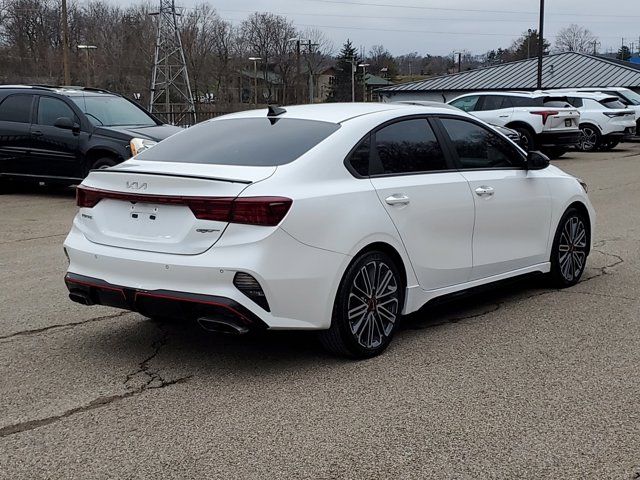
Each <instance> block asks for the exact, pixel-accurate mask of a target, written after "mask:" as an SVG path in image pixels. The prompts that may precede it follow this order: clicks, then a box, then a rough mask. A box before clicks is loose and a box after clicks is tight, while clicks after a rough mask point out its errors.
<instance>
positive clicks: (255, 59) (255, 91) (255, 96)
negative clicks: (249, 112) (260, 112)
mask: <svg viewBox="0 0 640 480" xmlns="http://www.w3.org/2000/svg"><path fill="white" fill-rule="evenodd" d="M249 60H251V61H252V62H253V104H254V105H255V106H256V107H257V106H258V62H259V61H260V60H262V58H261V57H249Z"/></svg>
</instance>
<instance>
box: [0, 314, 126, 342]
mask: <svg viewBox="0 0 640 480" xmlns="http://www.w3.org/2000/svg"><path fill="white" fill-rule="evenodd" d="M128 313H131V312H129V311H128V310H125V311H122V312H118V313H114V314H112V315H104V316H101V317H95V318H89V319H87V320H82V321H80V322H71V323H59V324H56V325H49V326H47V327H42V328H34V329H31V330H22V331H20V332H14V333H10V334H9V335H4V336H0V340H8V339H12V338H15V337H24V336H28V335H36V334H39V333H45V332H49V331H51V330H60V329H64V328H73V327H77V326H79V325H86V324H87V323H93V322H101V321H103V320H110V319H112V318H118V317H122V316H124V315H126V314H128Z"/></svg>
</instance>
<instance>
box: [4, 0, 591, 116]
mask: <svg viewBox="0 0 640 480" xmlns="http://www.w3.org/2000/svg"><path fill="white" fill-rule="evenodd" d="M155 10H157V4H156V3H155V2H153V3H150V2H144V3H137V4H133V5H130V6H126V7H124V6H119V5H114V4H112V3H109V2H106V1H103V0H89V1H88V2H84V3H77V2H72V3H70V4H69V6H68V9H67V23H68V30H69V50H68V53H69V60H70V74H71V83H72V84H74V85H84V84H87V83H88V84H89V85H91V86H94V87H99V88H105V89H109V90H113V91H116V92H119V93H122V94H125V95H128V96H131V97H135V98H139V99H140V100H141V101H142V102H143V103H144V102H145V101H146V99H147V98H148V97H147V95H148V92H149V88H150V77H151V69H152V65H153V56H154V48H155V36H156V17H154V16H153V15H151V14H152V13H153V12H154V11H155ZM180 13H181V15H180V28H181V39H182V44H183V47H184V51H185V57H186V61H187V67H188V71H189V76H190V81H191V86H192V91H193V95H194V98H195V100H196V101H197V102H214V103H216V104H232V103H234V102H239V101H243V96H242V93H241V92H240V93H239V90H241V89H242V88H243V85H245V84H243V83H242V78H240V77H241V76H242V75H243V73H246V72H251V71H252V69H253V64H252V62H250V61H249V60H248V59H249V57H259V58H261V59H262V60H261V61H260V66H259V71H260V75H262V76H264V78H265V79H266V78H267V77H268V75H269V74H275V75H277V78H278V82H279V86H278V88H280V89H281V92H280V98H281V101H282V102H283V103H302V102H305V101H306V100H307V98H308V93H307V91H306V90H305V89H306V88H308V85H309V82H308V81H307V76H308V75H309V74H311V75H312V76H313V75H316V76H317V75H320V74H321V73H322V72H324V71H326V70H327V69H328V68H330V67H331V68H333V69H334V75H335V78H334V79H333V81H332V84H331V87H330V88H331V89H330V92H329V94H328V100H329V101H331V100H334V101H348V100H350V99H351V95H352V92H351V81H352V80H351V69H352V68H354V65H356V72H355V75H354V80H355V82H356V83H357V84H358V85H361V84H362V82H363V81H364V77H363V75H362V73H363V71H360V70H359V69H358V68H357V65H358V64H359V63H361V62H364V63H366V64H367V67H366V71H367V73H372V74H375V75H378V76H382V77H385V78H387V79H390V80H394V81H406V80H411V79H416V78H420V77H424V76H431V75H441V74H445V73H453V72H456V71H458V70H468V69H471V68H477V67H479V66H484V65H491V64H495V63H501V62H505V61H513V60H519V59H523V58H527V57H535V56H536V55H537V53H538V48H539V47H538V45H539V43H540V42H539V38H538V37H539V36H538V33H537V31H536V30H528V31H527V32H524V33H523V35H522V36H521V37H520V38H518V39H516V40H515V41H514V42H513V44H512V45H511V46H509V47H506V48H498V49H495V50H491V51H489V52H486V53H485V54H482V55H474V54H472V53H470V52H469V51H466V50H463V51H461V52H452V53H451V54H450V55H429V54H424V55H422V54H419V53H418V52H411V53H407V54H404V55H398V56H394V55H392V54H391V53H390V52H389V51H388V50H387V49H386V48H385V47H384V46H383V45H374V46H373V47H371V48H370V49H369V50H368V51H363V50H362V49H360V50H358V49H357V48H355V47H354V46H353V45H352V44H351V42H349V41H347V42H345V44H344V45H343V46H342V48H341V49H340V50H338V49H336V47H335V46H334V45H333V43H332V42H331V41H330V40H329V39H328V37H327V36H326V35H325V34H324V33H323V32H322V31H320V30H317V29H306V30H300V29H298V28H297V27H296V26H295V25H294V23H293V22H292V21H291V20H289V19H288V18H286V17H284V16H280V15H275V14H272V13H258V12H256V13H253V14H250V15H248V16H247V17H246V18H245V19H244V20H243V21H242V22H240V23H239V24H237V25H234V24H232V23H231V22H229V21H228V20H226V19H224V18H223V17H221V16H220V15H219V13H218V12H217V11H216V10H215V9H214V8H213V7H212V6H211V5H210V4H208V3H201V4H198V5H196V6H195V7H193V8H188V9H183V10H181V11H180ZM61 17H62V12H61V3H60V1H59V0H0V82H1V83H4V84H13V83H28V84H62V83H63V72H62V49H63V42H62V21H61ZM292 39H304V40H305V41H306V42H303V43H302V46H301V48H300V50H299V51H297V48H296V47H297V45H296V42H295V41H294V42H292ZM307 42H308V43H307ZM82 44H90V45H93V46H95V47H97V48H96V49H93V50H90V51H86V50H81V49H78V45H82ZM542 44H543V48H544V49H545V52H549V51H550V50H551V44H550V43H549V42H548V41H547V40H546V39H545V40H544V41H543V42H542ZM597 45H598V43H597V38H596V37H595V36H594V35H593V33H591V32H590V31H589V30H587V29H585V28H583V27H580V26H578V25H571V26H569V27H567V28H565V29H563V30H562V31H561V32H560V34H559V35H558V36H557V37H556V42H555V45H554V47H553V50H554V51H578V52H587V53H589V52H592V51H594V50H595V49H596V48H597ZM245 83H246V82H245ZM264 85H265V87H264V88H267V89H269V88H272V84H271V83H270V82H266V81H265V83H264ZM245 87H247V88H250V83H248V84H246V85H245ZM355 90H356V98H357V99H358V98H361V93H360V92H361V88H360V87H358V88H356V89H355ZM245 96H246V95H245ZM269 96H271V92H266V93H265V98H267V97H269ZM245 100H246V98H245Z"/></svg>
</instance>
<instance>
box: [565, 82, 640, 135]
mask: <svg viewBox="0 0 640 480" xmlns="http://www.w3.org/2000/svg"><path fill="white" fill-rule="evenodd" d="M553 91H554V92H558V93H561V94H563V95H566V94H568V93H571V92H592V93H595V92H600V93H603V94H605V95H614V96H616V97H618V98H619V99H620V101H621V102H622V103H623V104H624V105H625V106H627V107H628V108H630V109H632V110H633V111H634V112H636V135H640V94H638V93H636V92H634V91H633V90H630V89H628V88H623V87H600V88H598V87H580V88H558V89H555V90H553Z"/></svg>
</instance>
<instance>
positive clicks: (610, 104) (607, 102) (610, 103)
mask: <svg viewBox="0 0 640 480" xmlns="http://www.w3.org/2000/svg"><path fill="white" fill-rule="evenodd" d="M600 104H601V105H604V106H605V107H607V108H615V109H617V110H624V109H625V108H627V107H626V105H625V104H624V103H622V102H621V101H620V100H618V99H617V98H605V99H604V100H601V101H600Z"/></svg>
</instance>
